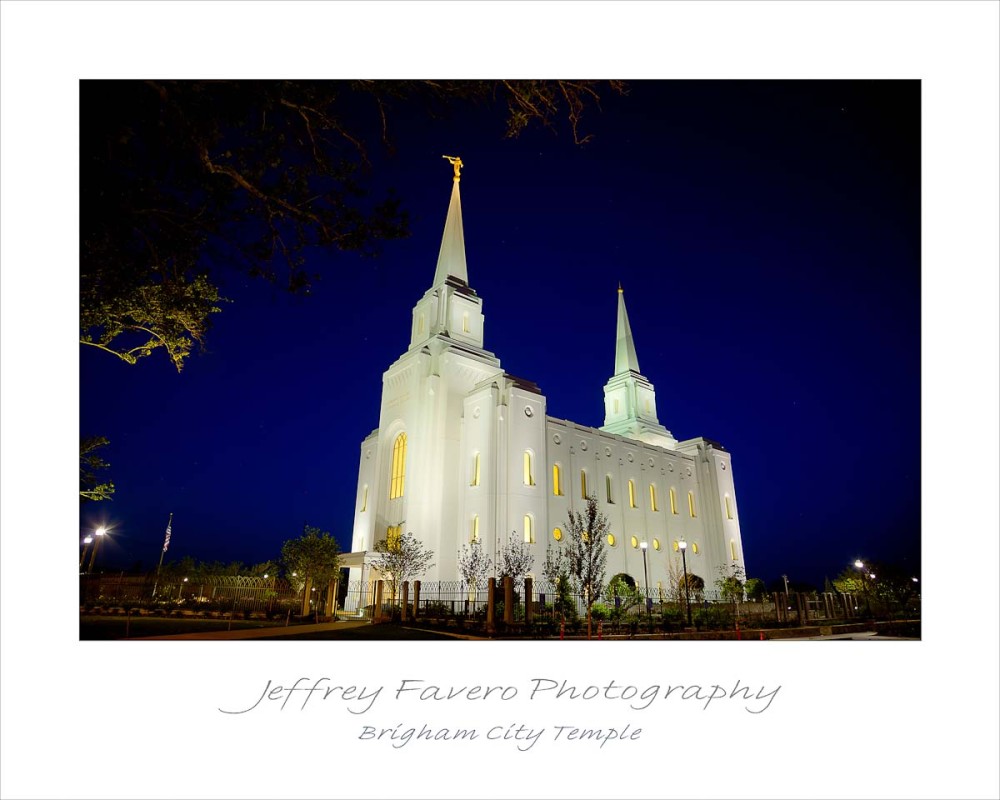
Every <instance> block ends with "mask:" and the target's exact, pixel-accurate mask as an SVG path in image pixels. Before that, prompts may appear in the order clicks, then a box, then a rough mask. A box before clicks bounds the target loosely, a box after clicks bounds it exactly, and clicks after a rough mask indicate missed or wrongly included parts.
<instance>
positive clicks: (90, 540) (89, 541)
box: [80, 534, 94, 571]
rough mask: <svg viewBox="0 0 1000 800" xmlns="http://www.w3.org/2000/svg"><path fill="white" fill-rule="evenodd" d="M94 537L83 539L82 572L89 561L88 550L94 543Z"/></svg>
mask: <svg viewBox="0 0 1000 800" xmlns="http://www.w3.org/2000/svg"><path fill="white" fill-rule="evenodd" d="M93 541H94V537H93V536H91V535H90V534H87V535H86V536H84V537H83V551H82V552H81V553H80V570H81V571H82V570H83V562H84V561H86V560H87V550H89V549H90V545H91V544H92V543H93Z"/></svg>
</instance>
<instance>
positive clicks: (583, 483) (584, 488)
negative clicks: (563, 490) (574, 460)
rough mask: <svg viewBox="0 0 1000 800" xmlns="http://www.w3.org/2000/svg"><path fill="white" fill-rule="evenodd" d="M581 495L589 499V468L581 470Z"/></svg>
mask: <svg viewBox="0 0 1000 800" xmlns="http://www.w3.org/2000/svg"><path fill="white" fill-rule="evenodd" d="M580 496H581V497H582V498H583V499H584V500H586V499H587V470H585V469H581V470H580Z"/></svg>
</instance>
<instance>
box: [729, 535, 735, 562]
mask: <svg viewBox="0 0 1000 800" xmlns="http://www.w3.org/2000/svg"><path fill="white" fill-rule="evenodd" d="M729 557H730V558H732V560H733V561H736V540H735V539H730V540H729Z"/></svg>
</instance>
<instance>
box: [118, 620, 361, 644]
mask: <svg viewBox="0 0 1000 800" xmlns="http://www.w3.org/2000/svg"><path fill="white" fill-rule="evenodd" d="M370 624H371V623H370V622H368V621H367V620H341V621H340V622H321V623H320V624H318V625H287V626H280V627H266V628H244V629H242V630H238V631H203V632H200V633H176V634H173V635H171V636H134V637H132V638H131V639H129V640H128V641H130V642H151V641H157V640H160V641H181V640H190V641H229V640H231V639H271V638H274V637H276V636H297V635H298V634H301V633H320V632H323V631H346V630H350V629H351V628H360V627H362V626H364V625H370Z"/></svg>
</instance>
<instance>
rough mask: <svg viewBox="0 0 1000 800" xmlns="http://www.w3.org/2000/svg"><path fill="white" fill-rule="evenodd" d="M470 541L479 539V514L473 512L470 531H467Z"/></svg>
mask: <svg viewBox="0 0 1000 800" xmlns="http://www.w3.org/2000/svg"><path fill="white" fill-rule="evenodd" d="M469 541H470V542H478V541H479V515H478V514H475V515H473V517H472V531H471V532H470V533H469Z"/></svg>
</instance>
